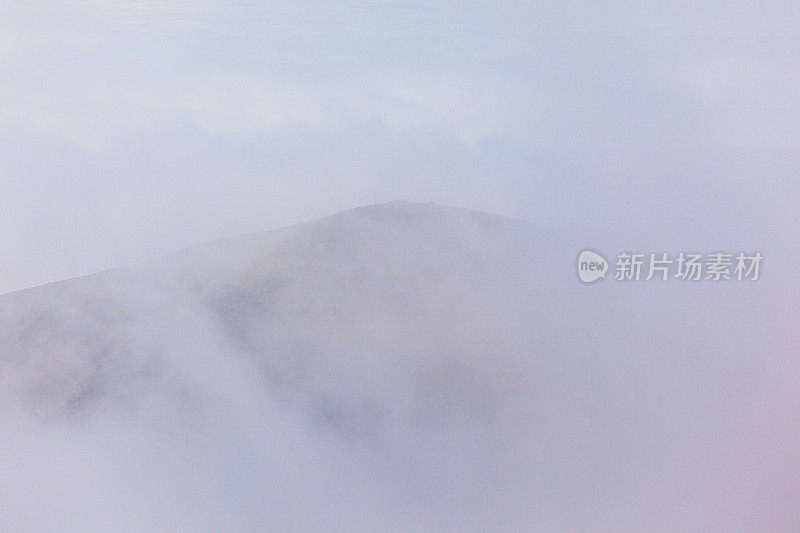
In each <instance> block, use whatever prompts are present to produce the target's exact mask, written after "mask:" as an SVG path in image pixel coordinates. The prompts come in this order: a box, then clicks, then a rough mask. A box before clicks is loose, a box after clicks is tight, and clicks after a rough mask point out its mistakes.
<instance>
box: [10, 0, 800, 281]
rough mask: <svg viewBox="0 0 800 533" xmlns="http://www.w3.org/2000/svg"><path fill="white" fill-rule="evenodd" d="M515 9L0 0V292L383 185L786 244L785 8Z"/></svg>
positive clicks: (789, 201)
mask: <svg viewBox="0 0 800 533" xmlns="http://www.w3.org/2000/svg"><path fill="white" fill-rule="evenodd" d="M516 4H517V3H513V4H510V5H506V4H499V3H496V2H485V3H477V2H435V3H434V2H430V3H421V2H392V3H383V2H372V1H363V2H349V3H346V4H345V3H333V2H303V3H292V2H280V3H274V4H270V3H267V2H250V1H248V2H236V1H224V2H204V1H184V0H180V1H142V2H132V1H114V2H111V1H108V2H102V1H97V2H93V1H74V2H56V1H24V2H23V1H19V2H14V1H11V2H3V3H2V4H0V254H1V255H0V258H1V259H0V292H6V291H11V290H15V289H20V288H24V287H27V286H31V285H36V284H41V283H46V282H49V281H55V280H59V279H64V278H68V277H72V276H77V275H82V274H88V273H92V272H95V271H98V270H102V269H105V268H110V267H114V266H118V265H123V264H128V263H131V262H137V261H142V260H145V259H148V258H152V257H155V256H158V255H161V254H164V253H167V252H170V251H172V250H175V249H178V248H182V247H185V246H188V245H191V244H195V243H198V242H203V241H208V240H212V239H216V238H220V237H225V236H230V235H236V234H240V233H246V232H252V231H259V230H263V229H270V228H274V227H278V226H282V225H286V224H290V223H294V222H300V221H303V220H306V219H309V218H313V217H318V216H324V215H326V214H329V213H332V212H335V211H338V210H341V209H346V208H350V207H355V206H358V205H362V204H369V203H374V202H382V201H388V200H393V199H407V200H417V201H434V202H437V203H443V204H449V205H457V206H464V207H471V208H476V209H481V210H486V211H491V212H495V213H500V214H505V215H510V216H515V217H519V218H524V219H527V220H531V221H533V222H539V223H546V224H549V225H552V226H557V227H562V228H564V229H568V230H578V231H583V230H587V231H588V230H590V231H591V233H593V234H600V235H611V236H614V237H615V238H617V239H619V240H620V241H622V242H631V243H637V245H642V244H641V243H645V244H643V246H644V245H647V243H649V242H652V243H653V247H654V248H655V247H657V243H658V242H663V241H664V238H665V237H668V238H669V239H671V240H672V241H675V242H686V246H687V248H688V247H692V246H694V245H696V244H697V243H710V244H709V245H710V246H719V247H728V246H730V247H734V248H735V249H734V250H732V251H738V249H742V250H746V251H752V250H753V249H754V248H755V247H760V248H761V249H763V250H767V251H770V250H772V251H773V256H774V254H775V253H776V252H775V250H778V249H781V247H787V246H788V247H792V248H793V249H794V250H796V247H797V244H796V242H797V240H798V239H797V238H796V237H798V233H800V232H798V231H797V228H798V227H800V216H799V215H798V213H797V211H798V208H799V207H800V185H798V183H797V182H798V177H800V133H798V132H800V97H798V95H800V34H798V28H800V8H798V5H797V3H796V2H795V1H786V2H747V3H744V2H735V3H731V2H702V3H698V2H690V3H683V5H674V4H673V5H671V6H670V7H664V6H663V5H660V4H656V3H652V2H641V1H637V2H629V3H625V2H616V3H613V4H614V5H613V7H609V5H610V4H611V3H609V2H598V3H597V4H596V7H589V8H587V7H586V5H585V4H586V3H585V2H552V3H543V4H535V5H534V3H519V4H524V5H523V6H522V7H520V6H519V5H516ZM717 243H719V244H717ZM588 244H591V243H588ZM644 251H658V250H657V249H653V250H649V249H648V250H644ZM671 251H678V250H671ZM787 257H793V256H792V255H791V254H787ZM795 257H796V256H795ZM767 259H768V260H769V256H768V258H767ZM787 264H788V260H787Z"/></svg>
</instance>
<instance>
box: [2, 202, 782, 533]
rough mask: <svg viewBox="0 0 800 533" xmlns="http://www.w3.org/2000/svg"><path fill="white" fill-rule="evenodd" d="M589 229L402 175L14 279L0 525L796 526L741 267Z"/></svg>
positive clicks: (6, 338)
mask: <svg viewBox="0 0 800 533" xmlns="http://www.w3.org/2000/svg"><path fill="white" fill-rule="evenodd" d="M586 244H587V243H586V242H582V240H581V239H580V238H579V237H578V238H576V237H575V236H571V235H566V234H564V233H560V232H558V231H555V230H550V229H545V228H541V227H538V226H535V225H533V224H529V223H527V222H523V221H519V220H514V219H509V218H505V217H500V216H496V215H491V214H487V213H480V212H476V211H471V210H466V209H456V208H449V207H442V206H437V205H434V204H415V203H406V202H393V203H389V204H381V205H372V206H366V207H362V208H358V209H354V210H350V211H345V212H342V213H338V214H335V215H332V216H329V217H325V218H322V219H319V220H314V221H311V222H308V223H304V224H299V225H296V226H292V227H288V228H283V229H279V230H274V231H269V232H263V233H256V234H252V235H246V236H242V237H237V238H232V239H226V240H222V241H217V242H212V243H208V244H203V245H200V246H196V247H193V248H189V249H186V250H183V251H180V252H176V253H174V254H171V255H169V256H166V257H163V258H160V259H157V260H155V261H151V262H148V263H144V264H141V265H136V266H132V267H126V268H118V269H113V270H109V271H105V272H102V273H98V274H94V275H91V276H86V277H83V278H77V279H71V280H67V281H63V282H59V283H53V284H48V285H45V286H41V287H36V288H32V289H28V290H24V291H18V292H15V293H11V294H6V295H3V296H2V297H0V324H2V326H0V409H1V410H2V413H6V414H5V416H4V420H5V422H4V423H3V425H2V426H1V427H0V430H3V432H4V433H6V434H9V435H12V437H11V438H10V440H9V441H8V442H7V443H5V444H4V445H3V446H2V447H0V456H3V457H5V459H2V460H0V468H3V467H4V468H5V470H6V472H11V474H10V477H11V479H10V480H8V483H4V485H6V486H7V487H12V490H11V492H13V493H15V494H17V496H16V497H15V498H10V499H9V498H7V499H6V500H5V503H0V526H7V527H10V528H11V529H16V530H26V529H31V530H39V529H57V530H63V529H64V528H67V529H75V530H86V529H97V530H107V529H110V528H116V527H117V526H119V525H120V524H126V527H127V528H129V529H135V530H175V529H189V530H209V531H218V530H226V531H227V530H232V531H251V530H264V529H268V530H270V529H291V530H318V529H325V530H385V529H393V530H440V529H455V530H486V529H490V530H520V529H525V530H530V529H552V528H555V529H564V528H571V529H574V528H577V529H592V530H595V529H620V528H622V529H633V530H642V529H649V528H651V527H652V525H653V523H658V524H662V525H664V526H665V527H666V528H667V529H675V528H677V529H708V528H709V527H710V528H712V529H716V528H718V527H740V528H741V527H744V528H749V527H750V526H751V525H753V524H755V523H761V522H760V521H763V520H771V521H772V522H771V523H773V524H775V525H777V526H781V525H782V524H783V522H782V521H783V520H787V516H789V517H791V512H790V511H788V510H787V508H784V507H783V506H781V505H780V504H776V505H775V507H774V508H773V509H771V510H770V509H766V510H765V509H764V508H763V507H760V506H759V505H757V504H756V503H755V502H756V501H757V500H758V501H760V500H759V498H764V497H766V496H765V495H767V494H770V493H771V492H770V491H780V490H781V487H780V486H779V487H777V488H776V487H775V486H774V485H769V483H768V481H770V480H772V478H773V476H774V472H773V469H774V468H776V467H775V466H770V465H772V463H770V464H769V465H765V464H764V461H773V462H774V461H775V459H774V457H775V454H776V453H785V452H786V450H785V449H784V448H783V447H782V446H784V444H785V440H780V439H779V438H778V437H776V438H775V439H770V438H768V437H765V436H764V435H763V434H762V430H764V429H766V428H768V427H771V426H769V425H768V424H767V423H766V422H757V423H753V420H754V418H753V417H757V416H759V415H760V414H761V413H762V412H763V411H762V410H763V409H764V405H762V404H763V403H764V401H766V400H765V399H764V397H763V395H762V388H763V386H764V383H763V382H759V381H757V377H756V378H754V377H753V371H754V370H758V369H761V368H763V367H762V366H761V365H760V364H759V363H757V362H755V359H754V357H753V353H754V352H753V350H755V349H756V347H757V346H758V342H760V340H762V339H763V337H762V336H761V332H760V331H756V330H754V329H752V324H751V329H750V330H749V331H747V330H746V329H742V328H739V327H737V324H739V325H743V324H745V323H746V322H747V319H748V318H749V315H747V314H745V313H743V312H742V311H741V309H743V308H739V307H736V306H737V305H740V304H742V302H743V300H742V295H741V293H734V292H732V291H735V290H737V289H736V288H735V287H728V288H724V289H722V290H719V291H717V289H711V288H709V287H697V288H696V289H695V288H686V287H685V286H682V287H675V286H674V285H673V286H667V285H666V284H664V285H662V286H658V285H654V284H649V285H645V284H642V285H640V286H633V285H629V286H627V288H621V286H620V284H617V285H616V286H615V285H614V284H613V283H612V282H609V281H604V282H601V283H600V284H598V285H592V286H583V285H581V284H580V283H579V282H578V280H577V278H576V275H575V271H574V268H575V265H574V262H575V258H576V257H577V253H578V252H579V251H580V250H581V249H582V248H583V247H585V245H586ZM711 290H714V291H717V292H716V293H715V294H714V297H715V298H717V299H718V301H724V302H728V304H729V306H728V307H727V309H723V310H722V311H718V310H717V314H716V320H717V322H715V321H714V320H712V318H711V316H712V315H711V313H713V312H714V311H715V308H714V307H713V306H712V305H711V304H710V303H709V302H710V300H709V299H708V298H707V297H708V295H709V291H711ZM753 298H756V296H753V295H752V294H750V295H745V298H744V302H745V303H746V302H747V301H750V302H752V301H753ZM734 302H739V303H738V304H737V303H734ZM687 309H690V310H691V313H690V314H687V312H686V310H687ZM720 316H722V317H723V318H726V317H727V319H728V322H727V323H724V324H722V323H719V322H718V320H719V318H720ZM761 349H763V343H762V345H761ZM754 399H755V400H756V403H753V400H754ZM759 402H760V403H759ZM757 446H760V448H758V447H757ZM721 452H724V453H723V454H722V455H721ZM769 457H772V459H768V458H769ZM778 463H779V464H780V461H778ZM20 464H27V465H30V469H26V468H20V467H19V466H18V465H20ZM746 472H750V474H749V475H750V478H748V479H750V480H751V482H752V484H751V486H750V487H749V488H748V489H747V490H744V489H743V490H742V491H741V492H739V493H737V494H730V486H731V484H732V483H733V484H735V483H736V482H737V481H740V480H741V479H743V478H742V476H744V475H745V473H746ZM59 494H60V495H61V496H58V495H59ZM652 521H655V522H652ZM123 529H126V528H125V527H124V528H123Z"/></svg>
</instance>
